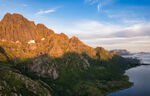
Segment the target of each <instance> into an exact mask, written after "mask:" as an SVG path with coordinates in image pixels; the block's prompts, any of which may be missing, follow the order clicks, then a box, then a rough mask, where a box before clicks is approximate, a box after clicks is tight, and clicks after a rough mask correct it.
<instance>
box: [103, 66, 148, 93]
mask: <svg viewBox="0 0 150 96" xmlns="http://www.w3.org/2000/svg"><path fill="white" fill-rule="evenodd" d="M142 65H144V66H149V65H150V64H146V63H142V64H140V65H138V66H135V67H132V68H136V67H140V66H142ZM132 68H129V69H127V70H130V69H132ZM127 70H125V72H126V71H127ZM125 72H124V74H125ZM128 77H129V76H128ZM128 82H130V81H129V80H128ZM130 83H133V84H132V85H131V86H129V87H127V88H122V89H118V90H117V91H121V90H125V89H128V88H131V87H132V86H133V85H134V82H130ZM117 91H113V92H109V93H108V94H105V95H104V96H108V95H109V94H111V93H114V92H117Z"/></svg>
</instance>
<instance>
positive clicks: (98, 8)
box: [97, 4, 101, 12]
mask: <svg viewBox="0 0 150 96" xmlns="http://www.w3.org/2000/svg"><path fill="white" fill-rule="evenodd" d="M100 7H101V6H100V4H98V5H97V10H98V12H100Z"/></svg>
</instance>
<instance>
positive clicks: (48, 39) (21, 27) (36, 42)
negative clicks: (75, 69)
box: [0, 13, 112, 60]
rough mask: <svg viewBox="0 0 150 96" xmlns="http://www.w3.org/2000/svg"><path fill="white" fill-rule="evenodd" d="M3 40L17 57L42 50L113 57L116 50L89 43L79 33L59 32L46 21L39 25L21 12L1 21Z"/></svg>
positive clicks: (42, 52) (50, 54) (1, 40)
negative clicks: (82, 39) (74, 34)
mask: <svg viewBox="0 0 150 96" xmlns="http://www.w3.org/2000/svg"><path fill="white" fill-rule="evenodd" d="M0 42H1V43H0V46H3V47H4V48H5V49H6V51H7V52H8V53H11V57H14V58H29V57H35V56H39V55H42V54H48V55H49V56H52V57H61V56H63V54H64V53H67V52H76V53H79V54H87V55H88V56H90V57H92V58H99V57H98V56H97V53H98V52H100V55H101V59H103V60H107V59H110V58H111V57H112V54H111V53H109V52H108V51H106V50H105V49H103V48H102V49H101V51H99V50H97V49H95V48H92V47H90V46H87V45H85V44H84V43H83V42H81V41H80V40H79V39H78V38H77V37H75V36H73V37H72V38H69V37H68V36H67V35H65V34H64V33H61V34H56V33H54V31H53V30H51V29H48V28H47V27H46V26H44V25H43V24H37V25H35V24H34V22H33V21H29V20H27V19H26V18H25V17H23V16H22V15H20V14H17V13H14V14H10V13H7V14H6V15H5V16H4V18H3V19H2V21H0ZM12 46H13V47H12ZM13 50H17V52H18V53H16V52H15V51H13ZM102 50H104V51H102ZM103 55H105V56H103ZM103 57H104V58H103Z"/></svg>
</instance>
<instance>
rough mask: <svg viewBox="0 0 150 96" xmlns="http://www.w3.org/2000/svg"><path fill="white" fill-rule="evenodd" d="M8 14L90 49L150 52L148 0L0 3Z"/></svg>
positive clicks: (19, 0) (0, 8) (0, 10)
mask: <svg viewBox="0 0 150 96" xmlns="http://www.w3.org/2000/svg"><path fill="white" fill-rule="evenodd" d="M7 12H9V13H19V14H22V15H23V16H24V17H26V18H27V19H29V20H31V21H35V23H36V24H37V23H42V24H44V25H46V26H47V27H48V28H50V29H53V30H54V31H55V32H56V33H61V32H63V33H65V34H67V35H68V36H69V37H72V36H77V37H78V38H79V39H80V40H81V41H82V42H84V43H85V44H87V45H89V46H92V47H97V46H102V47H104V48H106V49H108V50H112V49H127V50H129V51H131V52H150V0H0V19H2V18H3V16H4V15H5V14H6V13H7Z"/></svg>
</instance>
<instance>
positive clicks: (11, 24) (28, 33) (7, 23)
mask: <svg viewBox="0 0 150 96" xmlns="http://www.w3.org/2000/svg"><path fill="white" fill-rule="evenodd" d="M53 33H54V31H53V30H50V29H48V28H47V27H46V26H44V25H43V24H37V25H35V24H34V22H33V21H29V20H28V19H26V18H25V17H23V16H22V15H21V14H18V13H13V14H10V13H7V14H6V15H5V16H4V18H3V19H2V20H1V22H0V34H1V35H0V39H5V40H8V41H14V42H16V41H19V42H25V43H27V42H28V41H30V40H39V39H41V38H43V37H46V36H49V35H51V34H53Z"/></svg>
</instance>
